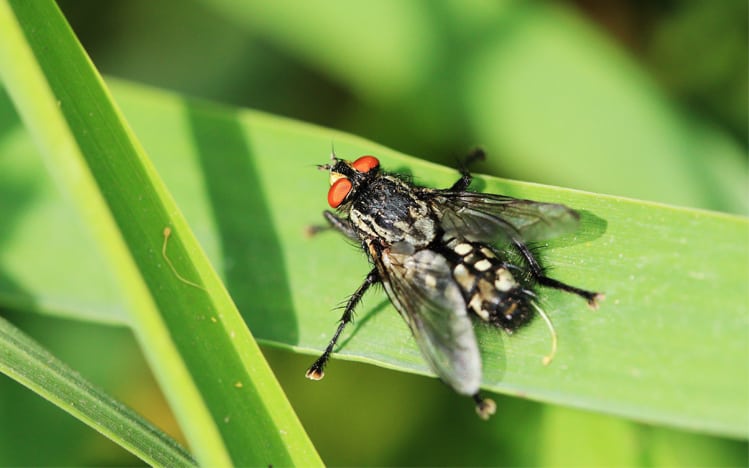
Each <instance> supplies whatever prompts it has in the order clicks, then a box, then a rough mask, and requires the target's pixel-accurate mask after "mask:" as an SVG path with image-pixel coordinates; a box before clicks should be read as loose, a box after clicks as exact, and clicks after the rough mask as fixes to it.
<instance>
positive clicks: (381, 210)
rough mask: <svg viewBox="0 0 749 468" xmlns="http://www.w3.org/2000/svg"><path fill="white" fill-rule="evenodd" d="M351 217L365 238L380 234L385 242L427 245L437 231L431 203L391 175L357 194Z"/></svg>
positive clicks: (418, 245)
mask: <svg viewBox="0 0 749 468" xmlns="http://www.w3.org/2000/svg"><path fill="white" fill-rule="evenodd" d="M349 219H350V220H351V224H352V225H353V226H354V227H355V228H356V229H357V230H359V231H360V232H361V233H362V234H364V236H365V237H376V238H378V239H379V240H380V241H381V243H382V244H384V245H393V244H396V243H400V242H405V243H408V244H410V245H412V246H414V247H417V248H418V247H424V246H427V245H428V244H429V243H430V242H431V241H432V240H433V239H434V238H435V236H436V232H437V224H436V219H435V217H434V215H433V213H432V212H431V210H430V208H429V205H428V204H427V203H426V202H425V201H424V200H421V199H420V198H419V197H418V194H417V193H415V192H414V191H413V190H412V189H411V187H409V186H408V185H407V184H405V183H404V182H403V181H401V180H400V179H398V178H395V177H391V176H384V177H382V178H380V179H378V180H376V181H374V182H373V183H371V184H370V185H369V186H368V187H367V188H366V190H365V191H363V192H362V193H360V194H359V195H358V196H357V199H356V201H354V203H353V205H352V206H351V211H350V212H349Z"/></svg>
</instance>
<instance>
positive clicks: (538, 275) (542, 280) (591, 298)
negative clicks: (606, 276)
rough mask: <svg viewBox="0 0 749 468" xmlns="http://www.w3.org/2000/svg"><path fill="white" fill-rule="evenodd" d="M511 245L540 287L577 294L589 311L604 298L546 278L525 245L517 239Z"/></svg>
mask: <svg viewBox="0 0 749 468" xmlns="http://www.w3.org/2000/svg"><path fill="white" fill-rule="evenodd" d="M513 244H514V245H515V247H516V248H517V249H518V251H519V252H520V254H521V255H522V256H523V257H524V258H525V260H526V261H527V262H528V266H529V267H530V270H531V274H532V275H533V277H534V278H535V279H536V281H538V283H539V284H540V285H542V286H546V287H549V288H554V289H559V290H561V291H566V292H568V293H572V294H577V295H578V296H580V297H582V298H583V299H585V300H586V301H588V306H590V308H591V309H597V308H598V302H599V301H602V300H603V299H604V298H605V297H606V296H605V295H603V294H601V293H597V292H593V291H588V290H585V289H581V288H578V287H575V286H571V285H569V284H567V283H563V282H561V281H559V280H555V279H554V278H549V277H548V276H546V274H545V273H544V270H543V268H542V267H541V265H540V264H539V263H538V260H537V259H536V257H535V255H533V252H531V250H530V249H529V248H528V246H527V245H525V244H524V243H523V242H522V241H520V240H518V239H515V240H513Z"/></svg>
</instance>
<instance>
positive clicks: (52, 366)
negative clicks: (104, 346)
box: [0, 317, 196, 467]
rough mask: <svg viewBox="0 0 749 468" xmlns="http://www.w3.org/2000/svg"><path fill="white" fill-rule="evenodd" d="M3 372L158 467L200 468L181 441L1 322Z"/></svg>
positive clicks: (0, 365) (0, 358)
mask: <svg viewBox="0 0 749 468" xmlns="http://www.w3.org/2000/svg"><path fill="white" fill-rule="evenodd" d="M0 371H1V372H3V373H4V374H6V375H8V376H9V377H10V378H12V379H14V380H16V381H18V382H19V383H21V384H23V385H25V386H26V387H28V388H29V389H31V390H32V391H34V392H36V393H37V394H39V395H40V396H42V397H44V398H46V399H47V400H49V401H51V402H52V403H54V404H55V405H57V406H58V407H59V408H61V409H62V410H64V411H67V412H68V413H70V414H71V415H73V416H75V417H76V418H78V419H80V420H81V421H83V422H85V423H86V424H88V425H89V426H91V427H92V428H94V429H96V430H97V431H99V432H101V433H102V434H104V435H105V436H107V437H109V438H110V439H112V440H113V441H114V442H116V443H118V444H119V445H121V446H122V447H124V448H126V449H127V450H129V451H130V452H132V453H133V454H134V455H136V456H137V457H139V458H140V459H141V460H143V461H144V462H146V463H148V464H150V465H153V466H174V467H178V466H181V467H182V466H184V467H187V466H196V463H195V460H193V459H192V457H191V456H190V454H189V453H187V451H186V450H185V449H184V448H182V447H181V446H180V445H179V444H178V443H177V442H176V441H174V440H173V439H172V438H170V437H169V436H168V435H166V434H164V433H163V432H161V431H160V430H159V429H158V428H156V427H154V426H153V425H152V424H151V423H149V422H148V421H146V420H144V419H143V418H142V417H140V416H139V415H137V414H136V413H135V412H133V411H132V410H131V409H130V408H128V407H126V406H124V405H123V404H122V403H120V402H119V401H117V400H115V399H114V398H112V397H111V396H109V395H107V394H106V393H104V392H103V391H101V390H100V389H98V388H96V387H94V386H93V385H91V384H90V383H89V382H88V381H86V380H85V379H84V378H83V377H81V376H80V375H79V374H77V373H76V372H75V371H73V370H72V369H70V368H69V367H68V366H66V365H65V364H63V363H62V362H60V361H59V360H58V359H57V358H55V357H54V356H52V355H51V354H50V353H49V352H47V351H46V350H45V349H44V348H42V347H41V346H40V345H39V344H38V343H36V342H35V341H34V340H32V339H31V338H29V337H28V336H26V335H25V334H24V333H23V332H22V331H21V330H19V329H18V328H16V327H14V326H13V325H12V324H11V323H10V322H8V321H7V320H5V319H3V318H2V317H0Z"/></svg>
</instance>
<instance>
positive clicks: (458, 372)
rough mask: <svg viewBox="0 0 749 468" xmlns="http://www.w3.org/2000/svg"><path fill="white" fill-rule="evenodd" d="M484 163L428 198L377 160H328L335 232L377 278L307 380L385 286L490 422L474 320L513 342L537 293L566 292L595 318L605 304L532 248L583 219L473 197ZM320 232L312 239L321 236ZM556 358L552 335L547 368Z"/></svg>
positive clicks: (354, 298)
mask: <svg viewBox="0 0 749 468" xmlns="http://www.w3.org/2000/svg"><path fill="white" fill-rule="evenodd" d="M483 157H484V153H483V151H480V150H477V151H475V152H474V153H473V154H472V155H471V156H469V158H467V160H466V162H465V164H464V166H463V168H462V169H461V177H460V179H458V180H457V181H456V182H455V183H454V184H453V185H452V186H451V187H450V188H448V189H431V188H427V187H421V186H418V185H415V184H413V183H411V182H410V180H409V179H408V178H406V177H404V176H401V175H398V174H395V173H389V172H386V171H383V170H381V169H380V162H379V161H378V160H377V158H375V157H374V156H362V157H360V158H358V159H356V160H355V161H353V162H349V161H345V160H343V159H338V158H336V157H335V155H333V156H332V160H333V162H332V163H330V164H325V165H321V166H319V168H320V169H322V170H327V171H329V174H330V189H329V190H328V204H329V205H330V207H331V208H333V209H335V210H336V212H332V211H328V210H326V211H325V212H323V216H324V218H325V220H326V221H327V222H328V224H329V228H332V229H335V230H336V231H339V232H340V233H342V234H343V235H344V236H346V237H347V238H349V239H351V240H352V241H354V242H356V243H357V244H358V245H360V246H361V247H362V249H363V250H364V251H365V252H366V254H367V256H368V257H369V260H370V262H371V264H372V265H373V267H372V270H371V271H370V272H369V274H367V276H366V278H365V279H364V282H363V283H362V285H361V286H359V288H358V289H357V290H356V291H355V292H354V294H352V295H351V297H350V298H349V299H348V302H347V303H346V306H345V308H344V311H343V315H342V316H341V319H340V323H339V325H338V328H337V329H336V331H335V333H334V334H333V338H332V339H331V340H330V343H329V344H328V346H327V347H326V348H325V351H324V352H323V353H322V355H321V356H320V357H319V358H318V359H317V360H316V361H315V362H314V364H312V366H311V367H310V368H309V370H307V374H306V375H307V378H309V379H312V380H320V379H322V378H323V375H324V371H323V370H324V368H325V365H326V364H327V362H328V359H329V358H330V355H331V353H332V352H333V348H334V347H335V344H336V342H337V341H338V338H339V337H340V335H341V332H342V331H343V329H344V328H345V327H346V325H347V324H348V323H349V322H350V321H351V319H352V317H353V312H354V308H355V307H356V305H357V304H358V303H359V301H360V300H361V298H362V297H363V296H364V294H365V293H366V292H367V290H368V289H369V288H370V287H372V286H373V285H375V284H381V285H382V286H383V287H384V288H385V291H386V292H387V295H388V297H389V298H390V301H391V302H392V303H393V305H394V306H395V308H396V309H397V310H398V312H399V313H400V315H401V317H403V319H404V320H405V321H406V323H407V324H408V326H409V328H410V329H411V332H412V334H413V336H414V338H415V340H416V343H417V344H418V346H419V349H420V350H421V353H422V355H423V356H424V358H425V360H426V361H427V363H428V364H429V367H431V369H432V370H433V371H434V372H435V373H436V374H437V375H438V376H439V377H440V379H441V380H442V381H443V382H445V383H446V384H447V385H449V386H450V387H452V388H453V389H454V390H455V391H456V392H457V393H459V394H461V395H466V396H470V397H472V398H473V400H474V402H475V404H476V412H477V413H478V414H479V416H480V417H482V418H483V419H488V418H489V417H490V416H491V415H492V414H494V412H495V410H496V405H495V403H494V401H492V400H491V399H488V398H484V397H483V396H481V394H480V393H479V387H480V385H481V374H482V371H481V355H480V353H479V347H478V343H477V340H476V335H475V333H474V330H473V323H472V321H471V319H472V317H477V318H479V319H481V320H483V321H485V322H488V323H490V324H492V325H495V326H497V327H498V328H502V329H504V330H505V331H507V332H508V333H512V332H514V331H515V330H517V329H518V328H520V327H521V326H523V325H524V324H526V323H528V322H529V321H530V320H531V319H532V318H533V316H534V315H535V314H536V313H538V314H539V315H541V316H542V318H543V319H544V320H545V321H546V323H547V324H548V325H549V327H550V328H551V322H550V321H549V319H548V317H546V315H545V314H544V313H543V310H542V309H541V308H540V307H539V306H538V305H537V304H536V293H535V290H536V289H537V288H536V287H537V286H539V285H540V286H545V287H550V288H554V289H560V290H562V291H566V292H569V293H572V294H576V295H578V296H580V297H582V298H584V299H585V300H586V301H587V302H588V305H589V306H590V307H592V308H596V307H597V305H598V301H599V300H601V299H603V295H602V294H599V293H596V292H592V291H587V290H585V289H580V288H577V287H575V286H571V285H569V284H566V283H563V282H561V281H558V280H556V279H553V278H550V277H549V276H547V275H546V274H545V272H544V269H543V267H542V265H541V263H540V261H539V259H538V258H537V256H536V254H535V253H534V251H533V250H532V249H531V248H530V247H529V242H536V241H541V240H545V239H549V238H552V237H556V236H559V235H562V234H564V233H568V232H572V231H574V230H575V229H576V228H577V226H578V223H579V218H580V216H579V214H578V213H577V212H576V211H574V210H572V209H570V208H568V207H566V206H564V205H559V204H554V203H541V202H536V201H531V200H521V199H516V198H511V197H508V196H504V195H494V194H485V193H477V192H471V191H468V187H469V185H470V184H471V181H472V176H471V174H470V172H469V171H468V165H469V164H470V163H471V162H472V161H474V160H476V159H480V158H483ZM320 229H325V228H317V229H315V230H314V231H313V232H317V231H319V230H320ZM555 350H556V335H555V333H554V332H553V329H552V352H551V354H550V355H549V356H547V357H546V358H545V361H544V362H545V363H548V362H549V361H550V360H551V357H552V356H553V354H554V352H555Z"/></svg>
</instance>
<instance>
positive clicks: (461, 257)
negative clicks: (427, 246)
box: [446, 238, 533, 331]
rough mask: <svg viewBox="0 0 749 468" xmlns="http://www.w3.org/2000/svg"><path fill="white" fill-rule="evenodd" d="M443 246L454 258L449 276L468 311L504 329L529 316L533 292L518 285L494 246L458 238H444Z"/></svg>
mask: <svg viewBox="0 0 749 468" xmlns="http://www.w3.org/2000/svg"><path fill="white" fill-rule="evenodd" d="M446 246H447V248H448V249H450V250H451V251H452V252H453V253H454V258H456V259H457V261H455V262H454V266H453V278H454V279H455V282H456V283H458V285H459V286H460V289H461V291H462V293H463V297H464V298H465V301H466V304H467V306H468V309H469V310H470V311H471V312H473V313H475V314H476V315H477V316H479V317H480V318H481V319H482V320H484V321H487V322H492V323H495V324H498V325H500V326H502V327H503V328H505V329H506V330H508V331H512V330H515V329H516V328H517V327H519V326H520V325H522V324H523V323H525V322H526V321H527V320H528V319H530V314H531V308H530V300H531V299H532V297H533V293H532V292H530V291H528V290H526V289H524V288H523V287H522V285H521V284H520V283H519V282H518V281H517V280H516V278H515V277H514V276H513V274H512V266H511V265H509V264H508V263H506V262H504V261H503V260H502V259H500V258H498V254H497V252H496V251H495V250H493V249H492V248H491V247H489V246H488V245H486V244H482V243H479V242H469V241H467V240H465V239H459V238H457V239H448V240H446Z"/></svg>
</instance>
